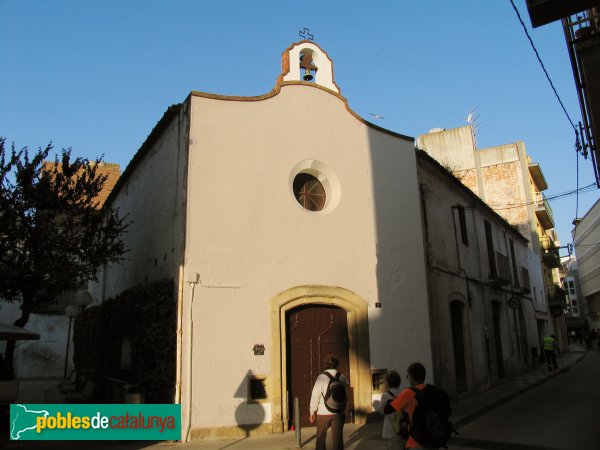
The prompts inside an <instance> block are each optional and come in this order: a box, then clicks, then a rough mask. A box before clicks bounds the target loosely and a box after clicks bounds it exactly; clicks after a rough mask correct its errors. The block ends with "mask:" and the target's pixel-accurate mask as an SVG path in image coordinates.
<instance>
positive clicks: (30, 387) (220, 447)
mask: <svg viewBox="0 0 600 450" xmlns="http://www.w3.org/2000/svg"><path fill="white" fill-rule="evenodd" d="M585 354H586V350H585V348H584V347H583V346H580V345H579V344H571V345H570V346H569V351H568V353H564V354H562V355H560V357H559V358H558V362H559V368H558V369H557V370H554V371H551V372H550V371H548V369H547V367H546V366H545V365H541V366H540V367H538V368H537V369H536V370H533V371H531V372H529V373H527V374H524V375H521V376H518V377H515V378H512V379H510V380H507V381H505V382H503V383H501V384H499V385H497V386H495V387H494V388H492V389H490V390H489V391H486V392H483V393H481V394H478V395H475V396H473V397H470V398H467V399H464V400H461V401H460V402H458V403H455V404H453V405H452V417H451V419H452V422H453V423H454V425H455V426H456V428H458V429H460V427H461V425H464V424H466V423H468V422H470V421H472V420H474V419H476V418H477V417H479V416H481V415H483V414H485V413H486V412H488V411H490V410H492V409H494V408H496V407H498V406H500V405H502V404H504V403H506V402H508V401H509V400H511V399H512V398H514V397H516V396H518V395H520V394H522V393H523V392H525V391H527V390H529V389H531V387H533V386H536V385H539V384H541V383H544V382H546V381H548V380H550V379H551V378H553V377H555V376H558V375H560V374H561V373H563V372H566V371H567V370H569V367H571V366H572V365H574V364H576V363H578V362H579V361H580V360H581V359H582V358H584V357H585ZM57 383H58V381H56V380H30V381H27V380H24V381H23V382H22V383H21V389H22V392H21V391H20V393H19V399H18V401H19V402H20V403H46V402H47V403H51V402H52V400H51V399H52V398H53V395H54V393H53V390H54V387H55V386H56V384H57ZM315 431H316V428H315V427H310V428H304V429H302V448H313V447H314V445H315V442H314V438H315ZM30 442H31V441H30ZM61 442H62V441H61ZM344 442H345V448H346V450H379V449H384V448H385V442H384V441H383V440H382V439H381V422H378V423H371V424H367V425H361V426H359V425H355V424H347V425H346V426H345V427H344ZM63 443H64V442H63ZM11 444H16V443H15V442H14V441H12V442H11V443H10V444H9V446H8V447H9V448H23V447H19V446H14V447H13V445H11ZM86 446H87V444H86ZM47 447H48V445H46V446H44V448H47ZM91 447H93V445H91ZM56 448H58V447H56ZM105 448H111V449H123V450H125V449H127V450H133V449H141V448H149V449H154V450H163V449H165V450H166V449H171V448H173V449H176V450H246V449H247V450H275V449H277V450H291V449H296V448H297V446H296V437H295V433H294V432H293V431H292V432H286V433H282V434H273V435H268V436H259V437H247V438H241V439H235V440H224V441H192V442H185V443H181V442H160V443H151V442H128V443H127V442H120V443H117V442H113V443H111V444H109V443H108V442H105ZM449 448H450V449H454V450H461V449H463V448H464V449H466V447H460V446H457V445H452V441H450V445H449ZM470 450H473V449H470Z"/></svg>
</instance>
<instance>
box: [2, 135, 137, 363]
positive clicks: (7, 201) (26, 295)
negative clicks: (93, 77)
mask: <svg viewBox="0 0 600 450" xmlns="http://www.w3.org/2000/svg"><path fill="white" fill-rule="evenodd" d="M5 141H6V140H5V139H4V138H0V298H3V299H5V300H9V301H10V300H21V301H22V315H21V317H20V318H19V319H18V320H17V321H16V322H15V325H17V326H21V327H22V326H24V325H25V324H26V323H27V320H28V318H29V314H30V313H31V311H32V310H33V309H34V308H35V307H37V306H40V305H43V304H48V303H50V302H53V301H54V300H55V298H56V297H57V295H59V294H60V293H61V292H64V291H66V290H69V289H77V288H80V287H81V286H85V285H86V283H87V282H88V281H90V280H95V279H96V272H97V271H98V269H99V268H100V267H102V266H103V265H104V264H106V263H109V262H118V261H119V260H120V259H121V255H122V254H123V253H124V252H125V244H124V243H123V240H122V235H123V233H124V232H125V231H126V228H127V223H126V222H125V220H124V218H121V217H119V215H118V211H116V210H111V209H108V208H99V207H98V200H97V198H96V197H97V195H98V193H99V192H100V191H101V190H102V187H103V185H104V182H105V180H106V176H105V175H102V174H100V173H99V172H98V170H97V169H98V164H99V163H100V162H101V159H96V160H95V161H92V162H90V161H89V160H87V159H85V158H81V157H77V158H74V159H73V160H71V159H72V158H71V149H63V150H62V152H61V154H60V158H59V156H56V157H55V160H54V164H47V163H45V161H46V158H47V157H48V155H49V154H50V152H51V151H52V144H49V145H48V146H47V147H46V148H45V149H41V148H39V149H38V151H37V152H35V154H33V155H30V153H29V151H28V149H27V147H25V148H23V149H21V150H19V151H17V150H15V146H14V144H12V146H11V149H10V150H9V149H7V148H6V146H5ZM8 356H9V355H7V359H8Z"/></svg>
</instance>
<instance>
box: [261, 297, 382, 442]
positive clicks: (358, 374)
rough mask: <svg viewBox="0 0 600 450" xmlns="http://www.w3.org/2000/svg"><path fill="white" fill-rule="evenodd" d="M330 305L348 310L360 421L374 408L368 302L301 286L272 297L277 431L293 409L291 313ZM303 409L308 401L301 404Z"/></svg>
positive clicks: (355, 403) (352, 375)
mask: <svg viewBox="0 0 600 450" xmlns="http://www.w3.org/2000/svg"><path fill="white" fill-rule="evenodd" d="M310 305H328V306H330V307H335V308H339V309H341V310H342V311H344V312H345V315H346V323H347V332H348V363H347V364H348V377H349V379H350V381H351V388H352V389H351V395H352V398H351V399H350V402H351V403H352V405H353V411H352V415H353V418H354V421H355V422H357V423H364V422H365V420H366V416H367V414H369V412H370V411H371V391H372V386H371V369H370V358H369V323H368V310H367V307H368V305H367V302H366V301H365V300H363V299H362V298H361V297H359V296H358V295H356V294H355V293H353V292H351V291H349V290H347V289H344V288H340V287H332V286H299V287H295V288H292V289H289V290H287V291H284V292H282V293H280V294H279V295H277V296H275V297H274V298H273V299H271V302H270V315H271V348H272V360H271V386H270V388H271V393H272V399H273V402H272V418H273V419H272V420H273V422H272V423H273V432H283V431H285V430H286V428H287V424H288V420H289V419H290V418H291V416H292V414H291V411H290V410H289V406H288V405H289V403H290V402H289V393H288V387H289V386H290V382H289V380H288V370H287V369H288V366H289V364H288V358H289V356H290V355H288V351H289V346H288V343H289V336H288V331H287V327H286V321H287V318H288V317H289V313H290V312H292V311H297V310H299V309H298V308H299V307H301V306H310ZM301 408H302V409H303V410H307V409H308V404H306V405H301Z"/></svg>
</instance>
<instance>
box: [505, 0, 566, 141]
mask: <svg viewBox="0 0 600 450" xmlns="http://www.w3.org/2000/svg"><path fill="white" fill-rule="evenodd" d="M510 4H511V5H512V7H513V9H514V10H515V13H517V17H518V19H519V22H521V26H522V27H523V31H525V35H526V36H527V39H529V43H530V44H531V48H533V51H534V52H535V56H536V57H537V59H538V61H539V62H540V65H541V66H542V70H543V71H544V73H545V74H546V78H547V79H548V82H549V83H550V87H552V90H553V91H554V95H555V96H556V99H557V100H558V103H560V106H561V107H562V110H563V111H564V113H565V115H566V116H567V119H568V120H569V123H570V124H571V127H573V130H574V131H575V134H577V128H576V127H575V124H574V123H573V121H572V120H571V116H569V113H568V112H567V109H566V108H565V105H564V104H563V102H562V100H561V98H560V96H559V95H558V92H557V91H556V88H555V87H554V83H553V82H552V80H551V79H550V75H549V74H548V71H547V70H546V66H544V63H543V62H542V58H540V54H539V53H538V51H537V48H535V44H534V43H533V40H532V39H531V36H530V35H529V32H528V31H527V27H526V26H525V23H524V22H523V19H521V14H520V13H519V10H518V9H517V7H516V6H515V3H514V1H513V0H510Z"/></svg>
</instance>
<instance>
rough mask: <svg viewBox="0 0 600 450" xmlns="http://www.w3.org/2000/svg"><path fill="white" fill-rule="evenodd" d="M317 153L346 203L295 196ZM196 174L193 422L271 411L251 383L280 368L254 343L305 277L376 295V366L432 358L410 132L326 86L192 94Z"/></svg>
mask: <svg viewBox="0 0 600 450" xmlns="http://www.w3.org/2000/svg"><path fill="white" fill-rule="evenodd" d="M307 161H318V162H319V164H318V166H319V167H320V168H322V169H323V170H324V172H325V173H326V175H327V176H328V179H329V180H330V181H331V184H332V185H333V188H334V190H336V189H337V195H338V196H339V200H338V202H337V205H336V206H335V207H330V208H326V210H325V211H321V212H317V213H315V212H309V211H306V210H304V209H303V208H302V207H301V206H300V205H299V204H298V203H297V201H296V199H295V198H294V195H293V192H292V190H291V180H292V179H293V177H294V174H295V172H294V170H295V168H298V167H301V166H303V164H305V163H306V162H307ZM188 179H189V195H188V204H187V211H188V216H187V222H188V224H189V226H188V230H187V235H186V256H185V271H184V274H185V281H186V283H185V288H184V297H183V298H184V305H185V308H184V309H185V314H186V315H189V317H191V319H192V322H191V323H190V322H189V321H187V320H184V345H183V348H184V349H186V350H184V351H188V352H189V357H190V358H191V359H190V360H189V361H188V360H187V357H186V356H184V358H183V364H182V374H183V383H182V403H183V404H184V407H183V415H184V420H183V423H184V424H185V423H186V421H188V420H189V419H190V415H191V427H192V428H206V427H219V426H231V425H236V424H237V423H240V420H244V421H247V422H249V423H257V421H258V423H260V422H268V421H269V420H270V417H269V414H270V412H269V405H268V404H258V405H257V404H247V403H246V396H247V394H246V390H245V380H246V376H247V374H248V373H249V372H251V373H254V374H262V375H272V374H270V372H271V358H272V357H273V355H272V354H271V350H272V349H270V348H269V347H268V346H267V348H266V352H265V355H264V356H255V355H254V354H253V352H252V347H253V345H254V344H268V343H269V342H271V336H270V322H269V300H270V299H271V298H273V297H275V296H276V295H278V294H279V293H281V292H283V291H285V290H287V289H290V288H292V287H295V286H304V285H323V286H339V287H343V288H345V289H347V290H350V291H352V292H354V293H356V294H357V295H358V296H359V297H361V298H362V299H364V301H365V302H367V303H368V306H369V335H370V336H369V339H370V358H371V366H372V367H376V368H380V367H383V368H395V369H396V370H405V369H406V367H407V365H408V364H409V363H411V362H413V361H415V360H420V361H423V362H424V363H425V364H426V365H428V366H430V363H431V361H430V338H429V325H428V312H427V300H426V299H427V291H426V283H425V270H424V255H423V246H422V233H421V221H420V213H419V207H418V190H417V189H418V187H417V186H418V185H417V180H416V167H415V155H414V149H413V145H412V142H410V140H407V139H402V138H399V137H397V136H392V135H389V134H386V133H383V132H380V131H376V130H374V129H372V128H370V127H369V126H368V125H366V124H365V123H363V122H361V121H360V120H358V119H357V118H356V117H354V116H353V115H352V114H351V113H350V112H349V111H348V110H347V109H346V107H345V103H344V101H343V100H342V99H341V98H339V97H338V96H335V95H333V94H331V93H330V92H326V91H324V90H322V89H319V88H317V87H312V86H307V85H288V86H283V87H282V88H281V92H280V93H279V94H277V95H275V96H273V97H271V98H266V99H263V100H260V101H233V100H221V99H211V98H205V97H202V96H192V99H191V132H190V164H189V172H188ZM192 298H193V300H192ZM377 302H381V303H382V308H375V303H377ZM190 345H191V346H190ZM190 362H191V366H190ZM284 370H285V368H284ZM190 380H191V383H190V382H189V381H190ZM189 389H191V392H190V390H189ZM189 398H192V403H191V410H190V409H189V406H190V405H189V404H187V402H188V399H189ZM236 420H237V422H236Z"/></svg>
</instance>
